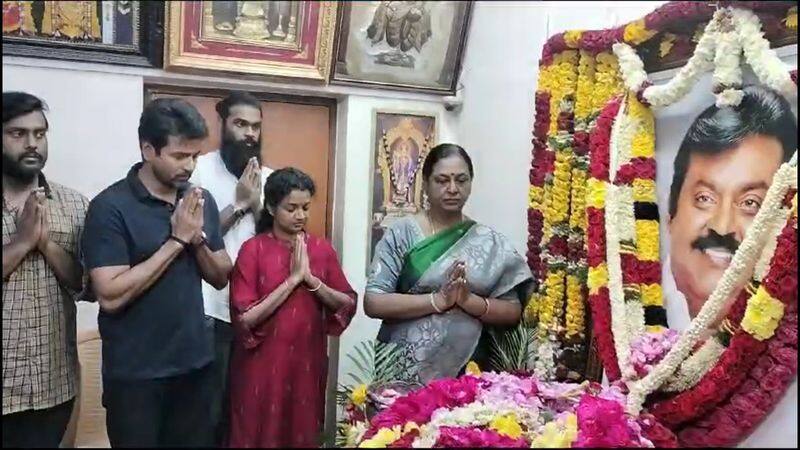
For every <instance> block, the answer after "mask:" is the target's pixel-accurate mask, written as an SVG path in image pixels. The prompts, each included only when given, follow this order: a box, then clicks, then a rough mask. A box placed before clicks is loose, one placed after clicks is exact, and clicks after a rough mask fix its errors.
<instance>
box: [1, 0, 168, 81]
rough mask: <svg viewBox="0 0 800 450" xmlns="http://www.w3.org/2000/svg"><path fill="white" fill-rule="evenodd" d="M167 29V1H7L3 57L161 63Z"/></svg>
mask: <svg viewBox="0 0 800 450" xmlns="http://www.w3.org/2000/svg"><path fill="white" fill-rule="evenodd" d="M67 8H69V9H67ZM75 8H78V9H77V10H74V9H75ZM62 9H63V10H62ZM76 12H77V13H78V14H77V15H78V17H77V18H76V17H75V15H74V14H72V13H76ZM64 17H66V18H69V19H70V20H71V21H65V20H64V19H63V18H64ZM163 29H164V2H156V1H111V2H94V1H80V2H31V1H27V2H23V1H16V2H6V1H4V2H3V55H4V56H25V57H33V58H51V59H61V60H70V61H83V62H97V63H108V64H121V65H131V66H143V67H161V62H162V49H163V39H164V34H163ZM107 30H108V31H107ZM102 41H106V42H102Z"/></svg>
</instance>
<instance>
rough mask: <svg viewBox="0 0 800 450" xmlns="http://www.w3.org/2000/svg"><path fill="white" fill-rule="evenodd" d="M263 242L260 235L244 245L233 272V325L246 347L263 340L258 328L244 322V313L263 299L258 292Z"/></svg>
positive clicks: (253, 345) (231, 291) (231, 301)
mask: <svg viewBox="0 0 800 450" xmlns="http://www.w3.org/2000/svg"><path fill="white" fill-rule="evenodd" d="M260 247H261V243H260V242H259V241H258V237H255V238H252V239H250V240H249V241H247V242H245V243H244V244H243V245H242V248H241V249H240V250H239V255H238V256H237V258H236V265H234V267H233V271H232V272H231V289H230V303H231V325H233V329H234V332H235V333H236V336H237V337H238V338H239V339H241V341H242V343H243V345H244V347H245V348H255V347H257V346H258V344H260V343H261V341H262V340H263V336H261V335H259V333H258V328H256V329H253V330H251V329H249V328H248V327H247V326H246V325H245V324H244V323H243V322H242V314H244V313H245V312H246V311H247V310H249V309H250V308H252V307H253V306H255V305H257V304H258V303H260V301H261V297H260V296H259V294H258V256H259V254H260V252H259V248H260Z"/></svg>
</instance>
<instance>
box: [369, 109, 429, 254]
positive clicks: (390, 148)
mask: <svg viewBox="0 0 800 450" xmlns="http://www.w3.org/2000/svg"><path fill="white" fill-rule="evenodd" d="M373 117H374V119H373V121H374V125H373V137H372V142H373V146H374V150H373V154H372V161H371V164H370V179H371V188H372V189H371V196H372V199H371V201H370V215H369V227H368V228H369V245H368V247H367V265H368V266H369V263H370V262H372V255H373V252H374V251H375V245H377V244H378V241H380V240H381V238H382V237H383V233H384V231H385V230H386V228H387V227H388V226H389V225H391V224H392V223H393V222H394V221H396V220H397V219H400V218H402V217H404V216H407V215H412V214H415V213H417V212H418V211H420V209H422V208H423V207H425V205H424V201H425V199H424V198H423V197H424V196H423V193H422V163H423V162H424V161H425V157H426V156H427V155H428V151H430V149H431V147H433V146H434V145H436V140H437V134H436V131H437V130H436V116H434V115H430V114H425V113H410V112H399V111H385V110H377V111H375V113H374V115H373Z"/></svg>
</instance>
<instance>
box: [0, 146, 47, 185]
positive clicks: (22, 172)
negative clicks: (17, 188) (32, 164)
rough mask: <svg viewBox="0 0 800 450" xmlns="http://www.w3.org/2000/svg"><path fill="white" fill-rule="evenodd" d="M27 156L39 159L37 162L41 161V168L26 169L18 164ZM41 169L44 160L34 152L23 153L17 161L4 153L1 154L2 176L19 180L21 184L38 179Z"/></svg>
mask: <svg viewBox="0 0 800 450" xmlns="http://www.w3.org/2000/svg"><path fill="white" fill-rule="evenodd" d="M28 156H36V157H37V158H39V161H41V166H40V167H38V168H28V167H24V166H23V165H22V164H20V161H22V160H23V159H24V158H26V157H28ZM42 167H44V158H42V155H40V154H38V153H36V152H25V153H23V154H22V155H20V157H19V158H17V159H14V158H12V157H11V156H9V155H7V154H6V153H5V152H4V153H3V175H8V176H9V177H11V178H13V179H15V180H19V181H20V182H22V183H29V182H31V181H33V179H34V178H36V177H38V176H39V173H41V171H42Z"/></svg>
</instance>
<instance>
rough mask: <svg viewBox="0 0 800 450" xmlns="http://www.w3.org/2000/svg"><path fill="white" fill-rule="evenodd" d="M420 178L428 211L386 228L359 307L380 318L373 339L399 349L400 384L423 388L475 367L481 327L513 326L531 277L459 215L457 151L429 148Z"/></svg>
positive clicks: (466, 173)
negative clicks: (470, 363) (419, 384)
mask: <svg viewBox="0 0 800 450" xmlns="http://www.w3.org/2000/svg"><path fill="white" fill-rule="evenodd" d="M422 174H423V182H424V185H425V189H426V192H427V194H428V199H429V203H430V209H429V210H428V211H427V212H426V213H422V214H419V215H416V216H413V217H404V218H402V219H399V220H398V221H397V222H395V223H393V224H392V225H391V226H390V227H389V228H388V229H387V230H386V232H385V234H384V236H383V238H382V239H381V240H380V242H379V243H378V244H377V246H376V248H375V255H374V258H373V261H372V265H371V268H370V276H369V279H368V280H367V288H366V291H367V292H366V296H365V304H364V307H365V311H366V313H367V315H369V316H370V317H376V318H380V319H383V323H382V324H381V328H380V331H379V333H378V339H379V340H380V341H382V342H392V343H396V344H398V345H400V346H401V348H402V349H403V354H404V358H402V362H401V364H402V368H401V369H402V370H401V373H402V374H403V378H404V379H405V380H406V381H417V382H422V383H427V382H429V381H430V380H433V379H437V378H443V377H453V376H456V375H458V373H459V372H460V371H461V370H462V368H463V367H464V366H465V365H466V363H467V362H468V361H469V360H470V359H481V358H476V351H477V352H478V353H480V350H481V349H479V342H480V341H481V336H482V334H483V332H484V328H485V327H486V326H511V325H515V324H516V323H518V322H519V320H520V316H521V311H522V305H523V304H524V303H525V302H526V301H527V299H528V296H529V293H530V292H531V290H532V277H531V272H530V270H529V269H528V266H527V264H526V262H525V260H524V259H523V258H522V256H520V254H519V253H517V252H516V250H514V248H513V246H512V245H511V244H510V243H509V241H508V240H507V239H506V238H505V237H504V236H502V235H501V234H499V233H497V232H495V231H494V230H492V229H491V228H489V227H487V226H485V225H481V224H478V223H476V222H474V221H472V220H470V219H467V218H465V217H464V216H463V214H462V212H461V210H462V208H463V205H464V203H465V202H466V199H467V198H468V197H469V193H470V188H471V181H472V176H473V168H472V162H471V161H470V159H469V156H468V155H467V154H466V152H465V151H464V150H463V149H462V148H461V147H459V146H456V145H453V144H442V145H439V146H437V147H434V148H433V149H432V150H431V152H430V153H429V154H428V157H427V158H426V161H425V164H424V166H423V170H422ZM437 224H439V225H442V226H441V227H438V226H437Z"/></svg>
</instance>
